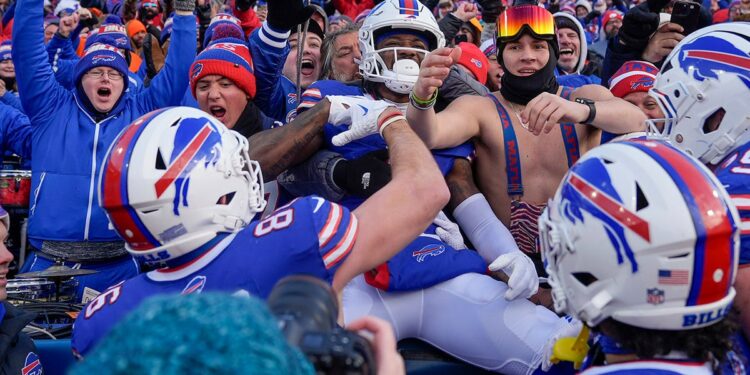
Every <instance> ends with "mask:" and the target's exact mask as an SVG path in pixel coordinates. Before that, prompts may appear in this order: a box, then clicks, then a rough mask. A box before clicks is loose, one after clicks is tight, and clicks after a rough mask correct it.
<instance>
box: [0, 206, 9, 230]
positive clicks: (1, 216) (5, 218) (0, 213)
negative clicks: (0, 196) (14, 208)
mask: <svg viewBox="0 0 750 375" xmlns="http://www.w3.org/2000/svg"><path fill="white" fill-rule="evenodd" d="M0 221H2V222H3V224H5V230H10V215H8V211H5V209H4V208H3V206H0Z"/></svg>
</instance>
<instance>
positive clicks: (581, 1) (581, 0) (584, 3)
mask: <svg viewBox="0 0 750 375" xmlns="http://www.w3.org/2000/svg"><path fill="white" fill-rule="evenodd" d="M578 7H584V8H586V10H587V11H588V12H589V13H591V3H590V2H589V0H578V1H576V8H578Z"/></svg>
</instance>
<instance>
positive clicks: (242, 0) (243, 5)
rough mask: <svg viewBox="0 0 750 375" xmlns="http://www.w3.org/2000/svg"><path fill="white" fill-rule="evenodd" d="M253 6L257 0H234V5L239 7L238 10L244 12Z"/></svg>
mask: <svg viewBox="0 0 750 375" xmlns="http://www.w3.org/2000/svg"><path fill="white" fill-rule="evenodd" d="M271 1H273V0H271ZM253 6H255V0H235V1H234V7H235V8H237V10H239V11H242V12H244V11H246V10H248V9H250V8H251V7H253Z"/></svg>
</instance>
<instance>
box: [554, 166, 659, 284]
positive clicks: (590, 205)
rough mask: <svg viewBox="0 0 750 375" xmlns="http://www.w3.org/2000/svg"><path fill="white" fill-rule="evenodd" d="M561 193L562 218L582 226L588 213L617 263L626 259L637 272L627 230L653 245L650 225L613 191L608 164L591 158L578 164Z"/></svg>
mask: <svg viewBox="0 0 750 375" xmlns="http://www.w3.org/2000/svg"><path fill="white" fill-rule="evenodd" d="M561 192H562V198H563V200H562V203H561V207H562V210H563V211H562V213H563V216H564V217H565V218H566V219H567V220H569V221H570V222H572V223H576V222H581V223H583V222H584V221H585V220H586V216H584V215H583V213H584V212H586V213H588V214H589V215H590V217H592V218H593V219H594V220H596V221H597V222H598V223H599V224H600V225H601V228H602V229H603V230H604V232H605V233H606V235H607V238H608V239H609V242H610V245H611V248H612V249H613V250H614V251H615V255H616V257H617V264H622V263H624V262H625V261H626V260H627V261H628V262H630V266H631V271H632V272H633V273H635V272H638V263H637V262H636V260H635V255H634V254H633V249H632V247H631V244H630V242H629V241H628V237H626V235H625V234H626V231H627V232H628V233H633V234H635V235H636V236H637V237H639V238H641V239H642V240H644V241H646V242H651V232H650V225H649V223H648V222H647V221H645V220H643V219H642V218H641V217H640V216H638V214H637V213H635V212H632V211H631V210H630V209H628V208H627V207H625V205H624V203H623V200H622V198H620V195H619V194H618V193H617V191H616V190H615V189H614V185H613V184H612V179H611V178H610V176H609V172H608V171H607V168H606V166H605V162H604V161H603V160H602V159H599V158H591V159H588V160H585V161H583V162H581V163H578V164H577V165H575V166H574V167H573V168H572V169H571V171H570V173H569V174H568V176H567V178H566V180H565V181H564V182H563V185H562V191H561Z"/></svg>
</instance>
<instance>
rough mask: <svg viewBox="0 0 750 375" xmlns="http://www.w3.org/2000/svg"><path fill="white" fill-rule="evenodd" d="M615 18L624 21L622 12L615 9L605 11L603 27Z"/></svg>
mask: <svg viewBox="0 0 750 375" xmlns="http://www.w3.org/2000/svg"><path fill="white" fill-rule="evenodd" d="M614 19H619V20H620V21H622V12H620V11H619V10H614V9H612V10H608V11H606V12H604V16H603V17H602V27H607V23H608V22H609V21H612V20H614Z"/></svg>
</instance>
